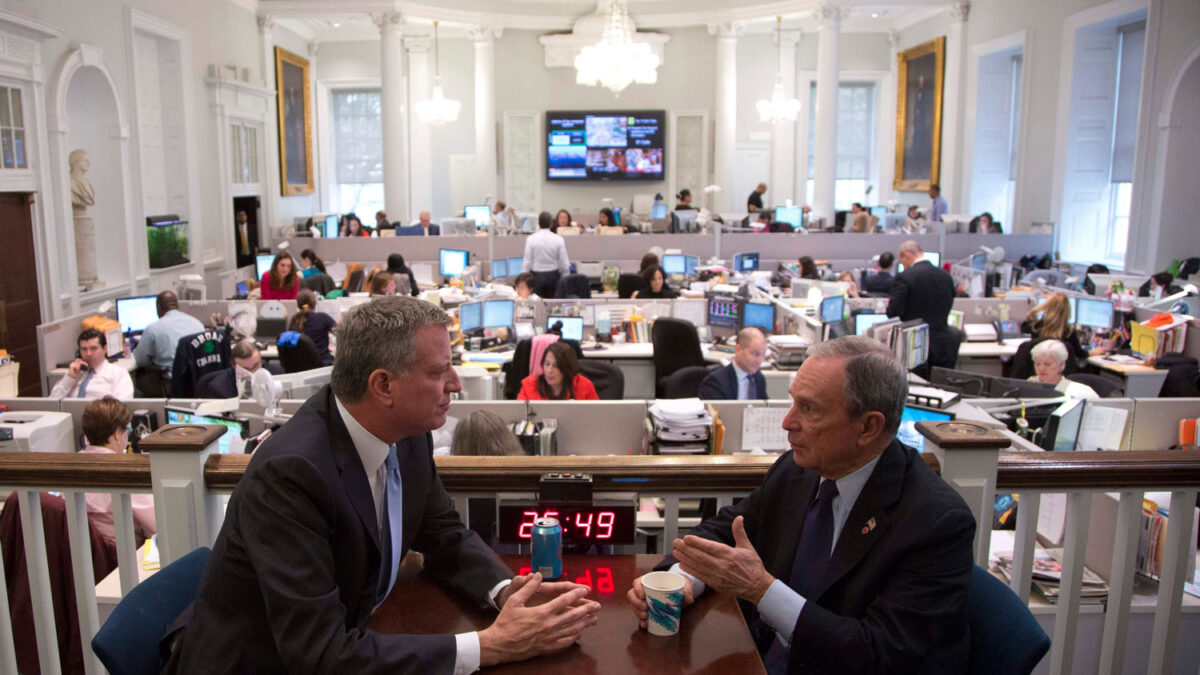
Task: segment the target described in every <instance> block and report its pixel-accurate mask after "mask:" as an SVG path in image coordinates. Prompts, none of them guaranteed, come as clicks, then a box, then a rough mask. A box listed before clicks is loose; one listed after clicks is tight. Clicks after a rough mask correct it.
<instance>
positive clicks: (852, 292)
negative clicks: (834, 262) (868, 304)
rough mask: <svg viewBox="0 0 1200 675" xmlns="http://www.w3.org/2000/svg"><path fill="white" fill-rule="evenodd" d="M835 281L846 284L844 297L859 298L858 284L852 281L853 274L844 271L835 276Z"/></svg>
mask: <svg viewBox="0 0 1200 675" xmlns="http://www.w3.org/2000/svg"><path fill="white" fill-rule="evenodd" d="M837 280H838V281H840V282H841V283H843V284H846V297H848V298H858V297H861V296H860V295H859V293H858V282H857V281H855V280H854V273H853V272H851V271H850V270H845V271H843V272H842V273H841V274H838V275H837Z"/></svg>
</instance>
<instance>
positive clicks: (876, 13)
mask: <svg viewBox="0 0 1200 675" xmlns="http://www.w3.org/2000/svg"><path fill="white" fill-rule="evenodd" d="M871 18H872V19H878V18H879V12H871Z"/></svg>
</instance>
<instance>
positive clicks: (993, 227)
mask: <svg viewBox="0 0 1200 675" xmlns="http://www.w3.org/2000/svg"><path fill="white" fill-rule="evenodd" d="M967 231H968V232H970V233H971V234H1004V228H1002V227H1000V223H997V222H996V221H995V220H994V219H993V218H992V214H991V213H988V212H987V211H984V212H983V213H981V214H979V215H978V216H975V217H974V218H972V219H971V222H970V224H969V225H967Z"/></svg>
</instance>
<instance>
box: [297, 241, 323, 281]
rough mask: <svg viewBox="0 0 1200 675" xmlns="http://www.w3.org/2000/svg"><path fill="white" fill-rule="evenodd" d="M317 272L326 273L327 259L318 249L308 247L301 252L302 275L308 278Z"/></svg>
mask: <svg viewBox="0 0 1200 675" xmlns="http://www.w3.org/2000/svg"><path fill="white" fill-rule="evenodd" d="M316 274H326V272H325V261H324V260H321V257H320V256H318V255H317V252H316V251H314V250H312V249H311V248H306V249H304V250H303V251H301V252H300V276H302V277H304V278H306V279H307V278H308V277H311V276H313V275H316Z"/></svg>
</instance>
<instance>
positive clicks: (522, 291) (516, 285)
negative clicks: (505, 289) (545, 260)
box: [513, 272, 542, 300]
mask: <svg viewBox="0 0 1200 675" xmlns="http://www.w3.org/2000/svg"><path fill="white" fill-rule="evenodd" d="M535 283H536V280H535V279H534V276H533V274H532V273H530V272H521V273H520V274H518V275H517V278H516V279H515V280H514V281H513V290H515V291H516V292H517V297H518V298H520V299H521V300H541V299H542V297H541V296H540V295H538V294H537V293H534V292H533V289H534V284H535Z"/></svg>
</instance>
